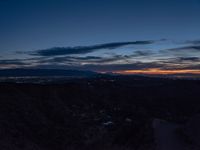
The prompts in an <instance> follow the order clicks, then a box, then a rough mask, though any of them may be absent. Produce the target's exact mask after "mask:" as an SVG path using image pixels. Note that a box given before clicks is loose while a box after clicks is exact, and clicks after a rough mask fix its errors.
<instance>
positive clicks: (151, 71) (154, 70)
mask: <svg viewBox="0 0 200 150" xmlns="http://www.w3.org/2000/svg"><path fill="white" fill-rule="evenodd" d="M113 73H117V74H127V75H129V74H146V75H176V74H199V75H200V70H192V69H177V70H162V69H159V68H151V69H144V70H122V71H115V72H113Z"/></svg>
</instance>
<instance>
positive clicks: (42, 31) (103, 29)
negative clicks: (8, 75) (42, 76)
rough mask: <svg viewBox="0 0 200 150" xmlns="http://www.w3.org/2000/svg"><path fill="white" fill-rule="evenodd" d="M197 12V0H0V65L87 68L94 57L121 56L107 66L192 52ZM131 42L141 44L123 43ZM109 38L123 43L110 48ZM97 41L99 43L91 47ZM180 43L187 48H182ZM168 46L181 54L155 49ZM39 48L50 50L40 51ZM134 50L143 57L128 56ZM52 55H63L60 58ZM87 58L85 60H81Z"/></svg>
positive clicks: (198, 19)
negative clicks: (45, 53) (45, 52)
mask: <svg viewBox="0 0 200 150" xmlns="http://www.w3.org/2000/svg"><path fill="white" fill-rule="evenodd" d="M199 15H200V0H1V1H0V56H1V57H0V59H1V60H0V61H1V68H4V66H9V65H10V66H11V67H12V66H18V67H20V65H19V64H21V66H22V67H24V66H23V65H22V64H24V65H25V66H42V67H43V66H49V67H52V66H53V67H56V66H58V67H60V66H62V67H63V66H67V65H68V64H71V66H75V67H78V68H79V67H80V66H81V67H83V68H86V69H87V65H98V64H99V61H100V60H101V61H104V60H105V59H114V58H115V57H116V56H118V57H119V56H121V57H122V58H120V59H119V60H118V61H117V62H116V60H114V61H111V60H109V62H107V61H106V63H105V65H107V66H106V67H108V68H109V69H108V70H112V68H113V66H108V65H125V64H126V65H130V64H134V62H139V63H147V62H148V63H149V62H150V63H152V62H155V61H156V62H157V61H160V59H163V56H167V58H165V59H168V60H169V59H170V60H171V59H177V58H183V57H184V58H185V57H189V58H192V57H198V56H199V54H198V52H197V49H195V50H194V47H193V48H192V51H191V50H190V48H191V47H192V46H199V40H200V38H199V36H200V29H199V27H200V17H199ZM164 39H165V40H164ZM135 41H141V43H139V44H136V43H133V44H129V43H126V42H135ZM144 41H148V42H149V41H151V42H150V43H149V44H147V43H145V42H144ZM194 41H196V43H194ZM123 42H125V43H123ZM143 42H144V44H143ZM113 43H114V44H119V43H121V44H122V43H123V44H122V45H120V46H118V45H117V46H116V47H114V48H113V47H112V44H113ZM100 44H103V46H105V47H100V48H98V47H97V48H96V47H95V46H102V45H100ZM107 44H108V47H106V46H107ZM109 44H111V45H109ZM77 46H84V49H81V51H84V50H85V51H86V52H82V53H80V49H78V47H77ZM110 46H111V47H112V48H110ZM54 47H56V48H57V49H56V48H54ZM91 47H92V49H91ZM93 47H94V49H93ZM185 47H187V48H188V47H189V48H188V49H187V52H185ZM82 48H83V47H82ZM88 48H89V50H88ZM173 48H178V50H177V51H180V50H179V49H180V48H182V49H184V53H183V51H182V50H181V51H182V52H181V53H180V52H178V54H176V57H172V55H173V56H174V53H171V51H170V52H167V53H166V52H160V51H162V50H165V49H166V51H168V49H173ZM195 48H196V47H195ZM74 49H75V50H74ZM77 49H78V50H77ZM110 49H114V50H110ZM43 50H44V51H48V54H49V53H51V52H53V54H52V55H50V56H49V55H48V56H46V55H44V54H43V53H42V51H43ZM198 50H199V49H198ZM49 51H50V52H49ZM55 51H56V55H54V54H55ZM57 51H58V53H59V55H57ZM59 51H65V52H64V53H60V52H59ZM69 51H79V52H78V53H76V52H74V53H69ZM188 51H189V52H188ZM139 53H146V55H147V53H148V57H144V56H142V58H141V56H140V58H138V56H137V58H136V57H135V56H133V55H135V54H139ZM163 53H165V54H163ZM176 53H177V52H176ZM128 56H129V57H130V58H127V57H128ZM150 56H151V57H150ZM58 57H59V58H60V57H62V60H63V57H65V59H67V60H65V61H62V63H61V60H60V59H61V58H60V59H59V58H58ZM66 57H67V58H66ZM69 57H70V59H72V57H73V59H74V61H72V60H69ZM75 57H76V58H75ZM92 57H101V59H100V58H99V59H98V61H97V58H96V59H95V60H92V59H91V58H92ZM77 58H78V59H77ZM79 58H82V59H84V61H83V60H80V59H79ZM87 58H90V59H89V60H87V61H86V59H87ZM52 59H56V60H57V61H55V60H54V61H53V60H52ZM58 59H59V60H58ZM115 59H116V58H115ZM91 60H92V61H91ZM162 61H163V60H162ZM195 61H196V60H195ZM15 62H16V64H17V63H19V62H20V63H19V64H18V65H16V64H15ZM44 62H45V63H44ZM75 62H76V63H75ZM195 63H196V62H195ZM148 65H149V64H148ZM148 65H146V66H148ZM64 68H65V67H64ZM66 68H67V67H66ZM88 68H89V69H90V67H88ZM122 68H123V67H122ZM125 68H126V67H125ZM130 69H131V68H130ZM133 69H134V67H133ZM103 70H104V69H103Z"/></svg>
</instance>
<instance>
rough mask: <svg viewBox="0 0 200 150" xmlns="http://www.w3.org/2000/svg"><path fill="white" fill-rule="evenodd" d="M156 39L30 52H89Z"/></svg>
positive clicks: (37, 54) (45, 54)
mask: <svg viewBox="0 0 200 150" xmlns="http://www.w3.org/2000/svg"><path fill="white" fill-rule="evenodd" d="M152 43H154V41H134V42H116V43H105V44H100V45H93V46H76V47H53V48H49V49H40V50H36V51H33V52H31V53H30V55H35V56H58V55H70V54H87V53H91V52H94V51H97V50H101V49H116V48H119V47H122V46H126V45H147V44H152Z"/></svg>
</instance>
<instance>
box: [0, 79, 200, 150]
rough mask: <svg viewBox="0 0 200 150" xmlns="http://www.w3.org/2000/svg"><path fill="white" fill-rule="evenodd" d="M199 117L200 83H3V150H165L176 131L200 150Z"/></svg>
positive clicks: (0, 145) (0, 109)
mask: <svg viewBox="0 0 200 150" xmlns="http://www.w3.org/2000/svg"><path fill="white" fill-rule="evenodd" d="M198 114H200V81H198V80H196V81H193V80H172V79H171V80H170V79H159V78H147V77H136V76H135V77H134V76H111V77H94V78H89V79H77V80H74V79H73V80H68V81H67V82H62V83H56V84H55V83H47V84H44V83H43V84H33V83H0V149H1V150H156V149H159V148H160V150H164V149H165V148H163V145H164V144H165V143H164V144H163V143H162V138H161V139H160V137H159V136H160V134H161V136H162V134H163V136H166V139H167V138H169V137H171V136H172V138H174V136H173V134H174V133H173V134H170V132H171V131H172V129H174V128H175V130H176V131H175V132H176V134H177V135H178V136H180V138H181V140H183V141H184V142H183V143H184V144H186V145H190V146H191V147H192V146H194V147H195V148H198V142H197V141H198V140H196V139H198V138H199V134H196V133H198V132H200V131H199V130H198V123H199V121H198ZM199 118H200V117H199ZM158 122H159V123H158ZM160 122H162V123H161V124H160ZM171 124H173V125H171ZM177 126H178V127H177ZM193 126H194V127H193ZM195 127H196V128H195ZM191 129H193V130H194V129H195V130H196V131H191ZM168 130H169V132H168ZM165 131H167V132H168V133H169V135H165V134H168V133H165ZM186 131H187V132H186ZM173 132H174V131H173ZM193 133H195V135H194V134H193ZM164 138H165V137H164ZM159 139H160V140H161V141H159ZM169 139H170V138H169ZM163 140H165V139H163ZM174 141H176V139H175V140H174ZM168 145H170V140H169V144H168ZM175 145H177V143H175ZM173 146H174V145H173V144H172V147H173ZM164 147H165V145H164ZM178 148H180V146H179V147H178ZM178 148H177V150H178ZM195 148H191V150H192V149H195ZM170 149H172V148H170Z"/></svg>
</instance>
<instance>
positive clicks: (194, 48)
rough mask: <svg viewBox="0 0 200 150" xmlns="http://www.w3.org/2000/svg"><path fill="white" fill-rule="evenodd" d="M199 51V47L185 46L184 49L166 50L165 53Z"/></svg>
mask: <svg viewBox="0 0 200 150" xmlns="http://www.w3.org/2000/svg"><path fill="white" fill-rule="evenodd" d="M191 50H192V51H200V45H192V46H185V47H178V48H172V49H167V51H191Z"/></svg>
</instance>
